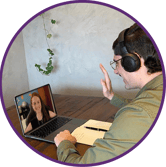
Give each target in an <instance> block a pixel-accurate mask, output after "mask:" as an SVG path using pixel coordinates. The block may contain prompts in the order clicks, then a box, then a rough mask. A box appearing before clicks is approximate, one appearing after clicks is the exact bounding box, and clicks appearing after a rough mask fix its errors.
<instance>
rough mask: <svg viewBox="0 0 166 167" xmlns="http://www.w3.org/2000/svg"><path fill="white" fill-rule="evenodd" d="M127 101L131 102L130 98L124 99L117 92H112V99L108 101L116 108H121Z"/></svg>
mask: <svg viewBox="0 0 166 167" xmlns="http://www.w3.org/2000/svg"><path fill="white" fill-rule="evenodd" d="M129 102H131V99H126V98H124V97H122V96H120V95H118V94H114V96H113V98H112V100H111V101H110V103H111V104H112V105H114V106H116V107H118V108H122V107H124V106H125V105H127V104H128V103H129Z"/></svg>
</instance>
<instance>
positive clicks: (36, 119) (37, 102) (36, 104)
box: [25, 92, 56, 133]
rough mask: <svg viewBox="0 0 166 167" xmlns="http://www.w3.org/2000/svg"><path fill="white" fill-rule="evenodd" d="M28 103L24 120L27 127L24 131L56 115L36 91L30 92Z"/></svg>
mask: <svg viewBox="0 0 166 167" xmlns="http://www.w3.org/2000/svg"><path fill="white" fill-rule="evenodd" d="M30 104H31V105H30V113H29V115H28V117H27V120H26V124H27V128H26V129H25V133H27V132H29V131H31V130H33V129H35V128H37V127H38V126H40V125H42V124H44V123H45V122H47V121H48V120H49V119H51V118H53V117H55V116H56V114H55V113H54V112H52V111H51V110H50V109H49V107H48V106H46V105H45V104H44V102H43V100H42V99H41V97H40V95H39V94H38V93H36V92H34V93H33V94H32V96H31V100H30Z"/></svg>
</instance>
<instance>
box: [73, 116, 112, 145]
mask: <svg viewBox="0 0 166 167" xmlns="http://www.w3.org/2000/svg"><path fill="white" fill-rule="evenodd" d="M111 125H112V123H110V122H103V121H97V120H93V119H90V120H88V121H87V122H86V123H84V124H83V125H81V126H80V127H78V128H76V129H75V130H74V131H73V132H72V135H73V136H74V137H75V138H76V139H77V142H78V143H82V144H87V145H93V143H94V142H95V140H96V139H98V138H103V137H104V134H105V132H104V131H99V130H93V129H87V128H86V127H92V128H96V129H104V130H106V131H107V130H109V128H110V126H111Z"/></svg>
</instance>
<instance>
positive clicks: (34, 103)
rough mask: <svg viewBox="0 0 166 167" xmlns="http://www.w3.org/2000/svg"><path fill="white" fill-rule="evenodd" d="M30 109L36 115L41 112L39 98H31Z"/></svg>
mask: <svg viewBox="0 0 166 167" xmlns="http://www.w3.org/2000/svg"><path fill="white" fill-rule="evenodd" d="M32 108H33V110H34V111H35V112H36V113H40V112H41V101H40V99H39V97H37V96H34V97H32Z"/></svg>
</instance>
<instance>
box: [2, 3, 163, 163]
mask: <svg viewBox="0 0 166 167" xmlns="http://www.w3.org/2000/svg"><path fill="white" fill-rule="evenodd" d="M73 3H92V4H98V5H102V6H106V7H109V8H112V9H115V10H117V11H119V12H121V13H122V14H124V15H126V16H127V17H129V18H130V19H132V20H133V21H134V22H136V23H137V24H138V25H139V26H140V27H141V28H142V29H143V30H144V31H145V32H146V34H147V35H148V37H149V38H150V39H151V41H152V43H153V45H154V46H155V49H156V51H157V53H158V55H159V58H160V61H161V65H162V71H163V84H164V85H165V84H166V82H165V81H166V78H165V68H164V63H163V60H162V57H161V54H160V51H159V49H158V47H157V45H156V43H155V42H154V40H153V38H152V37H151V35H150V34H149V33H148V31H147V30H146V29H145V28H144V27H143V26H142V25H141V24H140V23H139V22H138V21H137V20H136V19H135V18H133V17H132V16H131V15H129V14H128V13H126V12H125V11H123V10H121V9H119V8H117V7H115V6H112V5H109V4H106V3H103V2H97V1H88V0H79V1H78V0H76V1H67V2H62V3H59V4H56V5H53V6H51V7H48V8H46V9H44V10H42V11H40V12H39V13H37V14H36V15H34V16H33V17H31V18H30V19H29V20H28V21H27V22H26V23H24V24H23V25H22V27H21V28H20V29H19V30H18V31H17V33H16V34H15V35H14V37H13V38H12V40H11V41H10V43H9V45H8V47H7V49H6V51H5V54H4V57H3V60H2V64H1V69H0V77H1V78H0V79H1V82H0V88H1V90H0V96H1V103H2V106H3V109H4V112H5V115H6V118H7V120H8V122H9V123H10V125H11V127H12V128H13V130H14V131H15V133H16V134H17V136H18V137H19V138H20V139H21V140H22V141H23V142H24V143H25V144H26V145H27V146H28V147H30V148H31V149H32V150H33V151H35V152H36V153H38V154H39V155H41V156H42V157H44V158H47V159H49V160H51V161H53V162H57V163H60V164H64V165H69V166H94V165H101V164H105V163H109V162H112V161H115V160H117V159H119V158H121V157H123V156H124V155H126V154H128V153H129V152H131V151H132V150H133V149H135V148H136V147H137V146H138V145H139V144H140V143H141V142H142V141H143V140H144V139H145V138H146V137H147V136H148V135H149V133H150V132H151V130H152V129H153V127H154V126H155V124H156V122H157V120H158V118H159V115H160V113H161V110H162V107H163V104H164V99H165V87H163V95H162V100H161V104H160V108H159V111H158V114H157V116H156V118H155V120H154V122H153V124H152V125H151V127H150V128H149V130H148V131H147V133H146V134H145V135H144V136H143V137H142V139H141V140H140V141H139V142H138V143H137V144H135V145H134V146H133V147H132V148H130V149H129V150H127V151H126V152H124V153H123V154H121V155H119V156H117V157H115V158H112V159H110V160H107V161H103V162H100V163H93V164H79V165H78V164H71V163H64V162H61V161H58V160H55V159H52V158H50V157H48V156H46V155H44V154H42V153H40V152H39V151H38V150H36V149H34V148H33V147H32V146H31V145H30V144H29V143H27V142H26V141H25V140H24V139H23V138H22V136H21V135H20V134H19V133H18V131H17V130H16V129H15V127H14V126H13V124H12V122H11V120H10V118H9V116H8V113H7V111H6V107H5V104H4V100H3V92H2V74H3V67H4V63H5V59H6V57H7V54H8V51H9V49H10V47H11V45H12V44H13V42H14V40H15V39H16V37H17V36H18V34H19V33H20V32H21V31H22V30H23V28H24V27H25V26H26V25H27V24H29V23H30V22H31V21H32V20H33V19H35V18H36V17H37V16H39V15H40V14H42V13H43V12H46V11H48V10H50V9H52V8H55V7H59V6H63V5H67V4H73Z"/></svg>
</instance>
